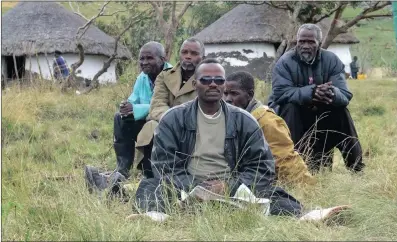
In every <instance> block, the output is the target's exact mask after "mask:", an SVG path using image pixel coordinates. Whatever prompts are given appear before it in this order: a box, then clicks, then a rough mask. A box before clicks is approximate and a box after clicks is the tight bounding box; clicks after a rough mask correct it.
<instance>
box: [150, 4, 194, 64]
mask: <svg viewBox="0 0 397 242" xmlns="http://www.w3.org/2000/svg"><path fill="white" fill-rule="evenodd" d="M150 4H151V5H152V7H153V9H154V10H155V12H156V20H157V24H158V27H159V30H160V32H161V33H162V34H163V37H164V42H165V44H164V45H165V46H164V48H165V52H166V59H167V60H169V59H170V58H171V55H172V51H173V43H174V39H175V35H176V31H177V29H178V27H179V24H180V23H181V20H182V17H183V15H184V14H185V13H186V11H187V10H188V8H189V7H190V6H191V5H192V2H186V3H185V4H184V5H183V6H182V8H181V10H180V11H179V12H177V8H176V4H177V3H176V2H172V3H169V2H152V1H150Z"/></svg>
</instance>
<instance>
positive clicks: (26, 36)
mask: <svg viewBox="0 0 397 242" xmlns="http://www.w3.org/2000/svg"><path fill="white" fill-rule="evenodd" d="M86 22H87V20H85V19H83V18H82V17H80V16H78V15H76V14H74V13H73V12H71V11H69V10H67V9H66V8H64V7H63V6H62V5H60V4H58V3H55V2H20V3H18V4H17V5H16V6H15V7H14V8H12V9H10V10H9V11H8V12H6V14H4V15H3V16H2V35H1V41H2V44H1V55H2V56H1V64H2V70H1V72H2V75H4V77H5V78H7V79H14V78H16V77H19V78H22V77H23V76H25V73H26V72H28V71H29V72H31V73H37V74H39V75H40V74H41V75H42V76H43V78H45V79H51V77H52V72H53V70H52V63H53V60H54V52H55V50H58V51H61V52H62V56H63V57H64V59H65V60H66V62H67V64H68V66H69V67H70V65H71V64H73V63H75V62H77V61H78V60H79V55H78V50H77V48H76V44H77V43H76V39H75V37H76V33H77V30H78V28H79V27H82V26H83V25H84V24H85V23H86ZM80 43H81V44H82V46H83V48H84V53H85V56H84V62H83V64H82V65H81V66H80V67H79V68H78V70H80V71H81V73H80V74H79V76H81V77H83V78H87V79H92V78H93V77H94V75H95V74H96V73H97V72H98V71H99V70H100V69H101V68H102V66H103V62H104V61H105V60H107V59H108V57H109V56H111V55H112V54H113V53H114V46H115V39H114V38H113V37H111V36H109V35H107V34H105V33H104V32H103V31H101V30H100V29H98V28H97V27H95V26H94V25H91V26H90V27H89V28H88V30H87V31H86V33H85V34H84V35H83V37H82V38H81V40H80ZM117 58H121V59H128V58H131V53H130V52H129V51H128V49H127V48H126V47H125V46H123V45H121V44H119V45H118V49H117ZM99 82H100V83H106V82H116V63H115V61H113V62H112V64H111V66H110V67H109V68H108V70H107V72H105V73H104V74H102V75H101V76H100V77H99Z"/></svg>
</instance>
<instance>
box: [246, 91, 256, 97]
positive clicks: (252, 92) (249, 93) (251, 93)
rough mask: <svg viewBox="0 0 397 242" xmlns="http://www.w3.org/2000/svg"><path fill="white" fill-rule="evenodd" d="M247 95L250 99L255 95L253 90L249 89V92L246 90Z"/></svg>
mask: <svg viewBox="0 0 397 242" xmlns="http://www.w3.org/2000/svg"><path fill="white" fill-rule="evenodd" d="M247 93H248V95H249V96H250V97H251V98H253V97H254V95H255V91H254V89H250V90H248V92H247Z"/></svg>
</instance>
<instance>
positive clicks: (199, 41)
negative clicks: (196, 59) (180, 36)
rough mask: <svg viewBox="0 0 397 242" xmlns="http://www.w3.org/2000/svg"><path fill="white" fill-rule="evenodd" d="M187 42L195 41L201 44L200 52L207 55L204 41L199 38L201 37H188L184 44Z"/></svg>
mask: <svg viewBox="0 0 397 242" xmlns="http://www.w3.org/2000/svg"><path fill="white" fill-rule="evenodd" d="M186 42H193V43H197V44H199V45H200V53H201V56H205V48H204V43H203V42H202V41H201V40H199V39H197V38H194V37H190V38H188V39H186V40H185V41H183V43H182V46H183V45H184V44H185V43H186Z"/></svg>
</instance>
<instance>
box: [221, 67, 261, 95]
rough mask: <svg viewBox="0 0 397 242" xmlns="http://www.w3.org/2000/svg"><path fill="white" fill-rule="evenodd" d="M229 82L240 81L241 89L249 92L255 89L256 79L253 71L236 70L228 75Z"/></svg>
mask: <svg viewBox="0 0 397 242" xmlns="http://www.w3.org/2000/svg"><path fill="white" fill-rule="evenodd" d="M226 81H227V82H232V81H234V82H237V83H239V85H240V87H241V89H243V90H244V91H246V92H248V91H251V90H255V81H254V77H253V76H252V75H251V73H249V72H246V71H236V72H233V73H232V74H230V75H229V76H227V77H226Z"/></svg>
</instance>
